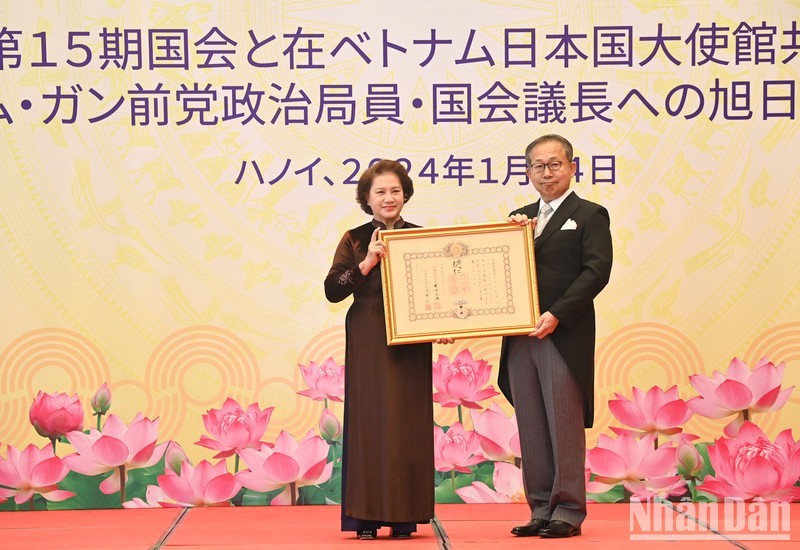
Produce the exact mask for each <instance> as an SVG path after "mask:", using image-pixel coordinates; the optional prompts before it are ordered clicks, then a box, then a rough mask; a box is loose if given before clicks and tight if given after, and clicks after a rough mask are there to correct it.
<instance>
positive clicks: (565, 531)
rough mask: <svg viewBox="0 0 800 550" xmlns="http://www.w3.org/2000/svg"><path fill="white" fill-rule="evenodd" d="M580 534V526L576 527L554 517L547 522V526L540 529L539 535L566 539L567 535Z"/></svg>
mask: <svg viewBox="0 0 800 550" xmlns="http://www.w3.org/2000/svg"><path fill="white" fill-rule="evenodd" d="M580 534H581V528H580V527H575V526H574V525H570V524H569V523H567V522H566V521H561V520H559V519H554V520H553V521H551V522H550V523H549V524H547V527H544V528H543V529H541V530H540V531H539V536H540V537H542V538H545V539H565V538H567V537H577V536H578V535H580Z"/></svg>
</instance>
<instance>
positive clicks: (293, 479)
mask: <svg viewBox="0 0 800 550" xmlns="http://www.w3.org/2000/svg"><path fill="white" fill-rule="evenodd" d="M239 456H240V457H242V460H244V462H245V464H247V466H248V469H247V470H243V471H241V472H239V473H238V474H236V478H237V479H238V480H239V482H240V483H241V484H242V485H243V486H244V487H247V488H248V489H251V490H253V491H259V492H262V493H265V492H267V491H273V490H275V489H278V488H280V487H284V491H283V492H282V493H281V494H280V495H278V496H277V497H275V498H274V499H273V500H272V504H293V503H294V502H296V497H295V495H294V494H293V492H294V490H295V489H296V488H297V487H303V486H306V485H319V484H320V483H325V482H326V481H328V480H329V479H330V477H331V473H332V472H333V462H328V444H327V443H325V441H324V440H323V439H322V438H321V437H319V436H318V435H314V431H313V430H309V432H308V433H307V434H306V435H305V437H303V439H302V440H301V441H300V442H299V443H298V442H297V440H295V438H294V437H292V435H291V434H290V433H289V432H286V431H281V433H280V434H279V435H278V438H277V439H276V440H275V446H274V447H270V446H269V445H262V446H261V449H259V450H255V449H242V450H241V451H239Z"/></svg>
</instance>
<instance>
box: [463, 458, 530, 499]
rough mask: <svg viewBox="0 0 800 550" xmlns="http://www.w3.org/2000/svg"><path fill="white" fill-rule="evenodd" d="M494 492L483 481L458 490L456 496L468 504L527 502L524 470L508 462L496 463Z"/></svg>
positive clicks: (493, 480)
mask: <svg viewBox="0 0 800 550" xmlns="http://www.w3.org/2000/svg"><path fill="white" fill-rule="evenodd" d="M492 484H493V485H494V490H492V489H491V488H489V486H488V485H486V484H485V483H483V482H481V481H474V482H473V483H472V485H469V486H467V487H462V488H461V489H456V494H457V495H458V496H460V497H461V500H463V501H464V502H466V503H467V504H483V503H494V502H503V503H505V502H517V503H522V502H526V499H525V489H524V487H523V486H522V470H520V469H519V468H517V467H516V466H514V465H513V464H509V463H507V462H495V465H494V473H493V474H492Z"/></svg>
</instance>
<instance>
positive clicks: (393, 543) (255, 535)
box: [0, 504, 800, 550]
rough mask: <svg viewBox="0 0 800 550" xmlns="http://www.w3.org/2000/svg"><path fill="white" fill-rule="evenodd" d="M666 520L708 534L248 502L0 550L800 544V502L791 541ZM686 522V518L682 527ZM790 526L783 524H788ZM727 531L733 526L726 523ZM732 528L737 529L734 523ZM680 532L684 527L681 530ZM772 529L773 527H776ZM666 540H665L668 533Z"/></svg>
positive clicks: (502, 515) (119, 517) (23, 539)
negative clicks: (374, 521)
mask: <svg viewBox="0 0 800 550" xmlns="http://www.w3.org/2000/svg"><path fill="white" fill-rule="evenodd" d="M656 506H657V507H658V513H659V514H661V515H660V518H661V519H660V520H661V521H662V522H665V523H668V524H670V525H673V524H675V525H682V526H683V528H684V529H686V528H687V526H690V527H691V531H690V533H691V534H694V535H697V536H701V535H702V536H703V537H706V538H708V539H709V540H702V541H700V540H696V541H689V542H686V541H682V540H657V539H658V537H660V536H661V535H658V534H656V535H653V532H652V531H651V532H650V533H645V534H646V535H648V536H650V537H653V538H652V539H651V540H631V538H632V537H633V536H635V535H641V534H642V532H641V530H640V529H639V528H638V527H636V526H634V528H633V529H632V527H631V525H632V524H633V522H632V521H631V518H630V517H629V516H630V507H629V505H627V504H594V505H591V504H590V505H589V517H588V518H587V520H586V522H585V523H584V524H583V528H582V529H583V535H582V536H580V537H575V538H572V539H567V540H548V539H541V538H538V537H536V538H533V539H520V538H518V537H514V536H512V535H511V534H510V533H509V531H510V529H511V528H512V527H513V526H514V525H518V524H521V523H524V522H526V521H527V519H528V508H527V506H526V505H524V504H472V505H463V504H462V505H458V504H451V505H439V506H437V507H436V514H437V519H436V521H435V522H434V523H433V525H425V526H421V528H420V531H419V532H418V533H417V534H416V535H414V537H413V538H411V539H410V540H400V539H391V538H390V537H389V531H388V529H383V530H382V531H381V532H380V533H379V536H378V540H377V541H359V540H357V539H356V538H355V534H354V533H342V532H340V531H339V527H338V525H339V514H340V508H339V507H338V506H274V507H242V508H191V509H185V510H184V509H154V510H83V511H63V512H56V511H47V512H2V513H0V548H3V549H6V550H17V549H20V550H22V549H25V550H27V549H38V548H42V549H44V548H47V549H53V550H60V549H87V550H89V549H98V550H99V549H147V548H153V549H159V548H163V549H178V548H180V549H181V550H191V549H197V550H211V549H234V550H249V549H253V550H256V549H277V548H290V549H293V550H301V549H313V550H324V549H327V548H344V547H346V546H347V547H357V548H364V547H365V546H368V547H370V548H375V545H378V546H380V547H381V548H387V547H391V549H392V550H402V549H404V548H417V549H422V548H430V549H435V548H440V549H450V548H454V549H460V548H465V549H468V550H479V549H492V550H494V549H497V550H502V549H504V548H512V547H513V548H532V547H534V546H535V548H537V549H540V548H541V549H548V548H560V549H567V548H578V547H582V548H585V547H586V545H589V547H590V548H593V549H606V548H608V549H614V550H618V549H620V548H634V547H635V548H642V547H645V546H646V547H652V548H669V549H671V550H674V549H675V548H677V547H678V545H680V546H682V547H687V548H688V547H693V548H698V547H700V548H703V549H704V550H705V549H708V550H716V549H722V548H724V549H734V548H755V549H764V550H770V549H777V548H782V547H787V548H788V547H794V546H796V545H797V542H798V541H800V504H794V505H792V506H791V509H790V514H789V515H790V518H791V521H790V524H791V528H790V529H789V530H788V533H787V530H786V529H783V530H782V531H780V533H779V535H778V536H785V535H788V536H789V537H790V541H779V540H774V541H765V540H738V541H737V537H741V534H742V533H741V531H736V530H735V529H734V530H731V529H728V530H727V531H726V529H725V527H726V526H725V525H724V523H722V522H720V523H719V525H714V526H710V527H713V528H714V529H715V530H716V532H713V531H709V530H708V529H707V528H705V527H702V526H699V525H698V524H697V521H696V518H691V517H690V516H687V515H683V517H681V518H679V517H678V516H679V515H680V514H679V513H678V512H677V511H675V510H673V509H672V508H669V507H667V506H663V505H656ZM681 522H683V523H681ZM784 525H786V524H784ZM728 527H730V525H729V526H728ZM734 527H735V526H734ZM679 529H680V528H679ZM773 532H774V530H773ZM662 538H665V537H662Z"/></svg>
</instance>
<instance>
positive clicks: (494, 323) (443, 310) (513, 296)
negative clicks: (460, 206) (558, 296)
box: [380, 222, 539, 345]
mask: <svg viewBox="0 0 800 550" xmlns="http://www.w3.org/2000/svg"><path fill="white" fill-rule="evenodd" d="M380 238H381V239H382V240H383V241H384V242H385V243H386V250H387V254H386V257H385V258H384V259H383V260H382V262H381V276H382V278H383V281H382V282H383V301H384V307H385V313H386V341H387V343H388V344H389V345H392V344H406V343H412V342H429V341H433V340H435V339H437V338H442V337H449V338H471V337H480V336H501V335H502V336H506V335H512V334H529V333H530V332H532V331H533V328H534V326H535V325H536V321H537V319H538V317H539V298H538V291H537V287H536V268H535V263H534V256H533V235H532V233H531V230H530V227H529V226H520V225H517V224H512V223H508V222H497V223H485V224H469V225H458V226H447V227H433V228H427V227H420V228H413V229H398V230H392V231H381V233H380Z"/></svg>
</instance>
